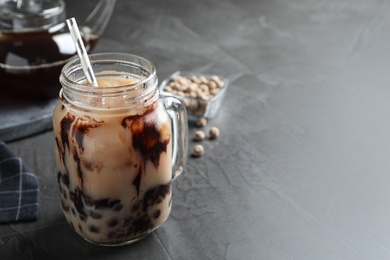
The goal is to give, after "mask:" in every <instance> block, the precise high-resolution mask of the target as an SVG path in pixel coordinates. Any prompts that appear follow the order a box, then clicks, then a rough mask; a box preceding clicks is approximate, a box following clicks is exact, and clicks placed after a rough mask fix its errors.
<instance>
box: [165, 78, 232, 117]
mask: <svg viewBox="0 0 390 260" xmlns="http://www.w3.org/2000/svg"><path fill="white" fill-rule="evenodd" d="M183 77H184V80H181V78H183ZM217 78H218V79H219V83H218V80H217ZM202 80H203V81H202ZM212 81H214V82H215V84H214V83H212ZM174 83H176V84H179V85H180V90H177V89H178V87H175V85H174ZM195 85H197V86H195ZM201 85H206V86H207V87H205V86H201ZM221 86H222V87H221ZM228 87H229V80H228V79H226V78H222V77H221V76H218V75H211V74H205V73H197V72H186V71H176V72H175V73H173V74H172V75H170V76H169V77H168V78H166V79H165V80H163V81H162V82H161V84H160V87H159V89H160V93H161V95H164V96H173V97H176V98H178V99H179V100H180V101H181V102H182V103H183V104H184V105H185V107H186V109H187V115H188V119H189V120H192V121H194V120H197V119H199V118H201V117H204V118H208V119H209V118H213V117H215V116H216V115H217V113H218V111H219V109H220V108H221V105H222V103H223V99H224V97H225V95H226V91H227V89H228ZM207 88H208V91H207V90H206V91H203V90H205V89H207ZM213 89H214V90H213Z"/></svg>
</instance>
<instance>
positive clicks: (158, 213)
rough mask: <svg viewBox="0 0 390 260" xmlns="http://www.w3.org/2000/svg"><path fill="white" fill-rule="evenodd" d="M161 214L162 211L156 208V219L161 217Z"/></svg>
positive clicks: (154, 214) (154, 216)
mask: <svg viewBox="0 0 390 260" xmlns="http://www.w3.org/2000/svg"><path fill="white" fill-rule="evenodd" d="M160 215H161V211H160V210H159V209H158V210H156V211H155V212H154V213H153V218H154V219H156V218H158V217H160Z"/></svg>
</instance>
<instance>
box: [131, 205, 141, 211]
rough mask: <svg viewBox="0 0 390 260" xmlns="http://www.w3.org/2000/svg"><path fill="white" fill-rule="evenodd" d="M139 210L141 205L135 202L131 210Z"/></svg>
mask: <svg viewBox="0 0 390 260" xmlns="http://www.w3.org/2000/svg"><path fill="white" fill-rule="evenodd" d="M138 210H139V205H138V204H134V205H133V206H132V207H131V212H136V211H138Z"/></svg>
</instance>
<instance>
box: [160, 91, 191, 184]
mask: <svg viewBox="0 0 390 260" xmlns="http://www.w3.org/2000/svg"><path fill="white" fill-rule="evenodd" d="M161 100H162V102H163V105H164V107H165V109H166V111H167V112H168V115H169V117H170V118H171V121H172V136H171V140H172V179H173V180H174V179H175V178H176V177H177V176H179V175H180V174H181V173H182V172H183V169H184V166H185V164H186V161H187V154H188V121H187V111H186V108H185V106H184V105H183V104H182V103H181V102H180V100H178V99H177V98H174V97H170V96H162V97H161Z"/></svg>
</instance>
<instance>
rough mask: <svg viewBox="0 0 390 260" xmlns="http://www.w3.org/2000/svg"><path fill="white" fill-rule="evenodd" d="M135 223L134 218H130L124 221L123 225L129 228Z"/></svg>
mask: <svg viewBox="0 0 390 260" xmlns="http://www.w3.org/2000/svg"><path fill="white" fill-rule="evenodd" d="M132 222H133V216H128V217H126V218H125V219H124V220H123V225H124V226H128V225H130V224H131V223H132Z"/></svg>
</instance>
